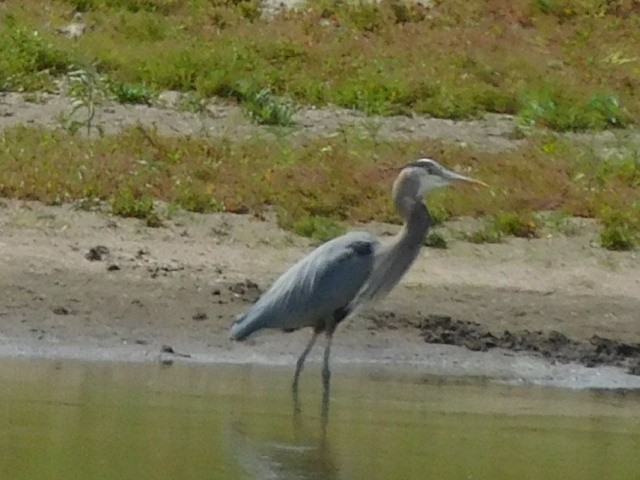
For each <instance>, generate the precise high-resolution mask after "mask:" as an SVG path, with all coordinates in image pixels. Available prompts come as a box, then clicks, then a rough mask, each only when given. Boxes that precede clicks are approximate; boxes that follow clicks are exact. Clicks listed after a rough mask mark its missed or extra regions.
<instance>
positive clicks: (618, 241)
mask: <svg viewBox="0 0 640 480" xmlns="http://www.w3.org/2000/svg"><path fill="white" fill-rule="evenodd" d="M417 152H433V156H434V157H436V158H438V160H440V161H441V162H442V163H443V164H445V165H449V166H454V165H455V166H457V167H459V168H462V169H463V170H464V171H465V172H466V173H468V174H470V175H472V176H474V177H477V178H480V179H482V180H484V181H486V182H487V183H489V184H490V185H491V188H489V189H484V188H473V187H467V188H464V187H459V188H451V189H446V190H441V191H438V192H436V193H434V194H432V195H430V196H429V198H428V204H429V208H430V209H431V211H433V212H434V216H435V217H437V218H439V219H441V220H442V219H446V218H449V217H452V216H453V217H456V216H464V215H469V216H474V217H484V218H485V219H486V220H485V226H484V227H483V229H481V230H480V231H478V232H475V233H473V234H470V235H469V239H470V240H471V241H482V242H486V241H500V240H501V239H502V238H503V237H504V236H507V235H515V236H521V237H526V238H533V237H536V236H538V235H539V232H540V228H542V226H544V225H545V221H544V219H543V218H542V217H541V215H540V214H538V213H537V212H556V213H555V215H556V216H557V218H559V219H561V218H563V217H565V216H582V217H590V218H597V219H598V220H600V222H601V223H602V225H603V227H604V230H603V236H602V238H601V243H602V245H603V246H604V247H606V248H612V249H623V248H632V247H633V246H635V245H637V244H638V242H640V221H639V220H638V219H640V200H638V193H637V192H638V189H639V188H640V164H639V162H638V155H637V154H634V153H629V154H628V155H627V156H624V157H621V158H616V159H615V161H602V160H599V159H597V158H596V157H595V156H594V154H593V152H592V151H591V150H590V149H589V148H587V147H584V146H580V144H574V143H571V142H570V141H569V140H558V139H553V138H547V137H540V138H534V137H530V138H528V139H527V140H526V141H525V142H523V144H522V146H520V147H519V148H517V149H515V150H513V151H508V152H504V153H501V154H499V155H496V154H489V153H485V152H481V151H476V150H473V149H472V148H462V147H454V146H449V145H445V144H441V143H438V142H434V141H427V140H425V141H420V142H417V141H416V142H391V143H388V142H380V141H374V140H371V139H367V138H362V137H361V136H359V135H356V134H353V135H350V134H349V133H343V134H342V135H338V136H335V137H332V138H329V139H316V140H305V141H304V143H295V144H294V143H289V142H288V141H287V140H286V139H283V138H279V139H273V140H269V139H266V138H260V137H256V138H253V139H250V140H246V141H244V140H243V141H233V140H231V139H225V138H222V139H220V138H176V137H163V136H160V135H158V134H157V133H156V132H155V131H154V130H146V129H143V128H141V127H135V128H130V129H128V130H126V131H125V132H123V133H121V134H119V135H115V136H109V135H104V136H96V137H91V138H87V137H80V136H75V135H73V134H72V133H71V132H68V131H65V130H57V131H50V130H46V129H40V128H27V127H20V128H13V129H9V130H6V131H4V132H3V133H1V134H0V196H3V197H12V198H21V199H30V200H40V201H43V202H46V203H61V202H80V204H82V203H84V204H86V205H94V204H95V203H96V202H107V203H108V204H110V205H111V208H112V211H113V213H114V214H118V215H123V216H132V217H138V218H143V219H149V218H150V219H151V220H150V222H151V223H154V222H155V219H154V216H157V212H156V210H155V208H154V202H155V201H156V200H161V201H164V202H167V203H169V204H173V205H177V206H179V207H182V208H185V209H187V210H191V211H196V212H212V211H222V210H224V211H229V212H237V213H256V214H260V213H261V212H263V211H264V209H266V208H275V209H276V211H277V212H278V219H279V222H280V224H281V225H282V226H283V227H285V228H287V229H289V230H293V231H295V232H297V233H299V234H302V235H307V236H311V237H314V238H316V239H318V240H326V239H328V238H331V237H332V236H335V235H337V234H339V233H341V232H342V231H344V225H345V223H346V222H358V221H361V222H367V221H372V220H377V221H386V222H399V218H398V216H397V214H396V213H395V212H394V210H393V207H392V204H391V202H390V199H389V191H390V187H391V183H392V181H393V177H394V170H393V169H390V168H389V167H396V166H398V165H400V164H402V163H404V162H405V161H407V160H409V159H412V158H415V157H416V156H417V155H418V153H417ZM557 221H558V222H561V220H557ZM156 223H157V222H156Z"/></svg>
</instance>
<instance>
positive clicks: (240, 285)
mask: <svg viewBox="0 0 640 480" xmlns="http://www.w3.org/2000/svg"><path fill="white" fill-rule="evenodd" d="M228 289H229V291H230V292H231V293H232V294H233V295H234V296H236V297H240V298H242V300H243V301H244V302H245V303H254V302H256V301H257V300H258V298H260V295H261V294H262V291H261V290H260V287H258V284H257V283H255V282H252V281H251V280H248V279H247V280H245V281H243V282H236V283H233V284H231V285H229V286H228Z"/></svg>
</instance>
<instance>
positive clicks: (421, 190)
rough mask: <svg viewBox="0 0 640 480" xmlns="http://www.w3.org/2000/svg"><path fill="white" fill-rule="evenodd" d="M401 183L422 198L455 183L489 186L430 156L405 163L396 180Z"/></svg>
mask: <svg viewBox="0 0 640 480" xmlns="http://www.w3.org/2000/svg"><path fill="white" fill-rule="evenodd" d="M399 183H403V184H406V185H407V187H408V189H409V191H410V192H411V194H412V195H411V196H414V198H422V197H423V196H424V195H425V194H426V193H428V192H430V191H431V190H435V189H436V188H442V187H447V186H449V185H451V184H453V183H475V184H476V185H482V186H485V187H487V186H488V185H487V184H486V183H484V182H481V181H480V180H476V179H475V178H471V177H466V176H464V175H461V174H459V173H456V172H454V171H453V170H449V169H447V168H445V167H443V166H442V165H440V164H439V163H438V162H436V161H435V160H432V159H430V158H420V159H418V160H416V161H415V162H411V163H409V164H407V165H405V166H404V167H403V168H402V170H401V171H400V175H398V179H397V180H396V184H399ZM407 193H409V192H407Z"/></svg>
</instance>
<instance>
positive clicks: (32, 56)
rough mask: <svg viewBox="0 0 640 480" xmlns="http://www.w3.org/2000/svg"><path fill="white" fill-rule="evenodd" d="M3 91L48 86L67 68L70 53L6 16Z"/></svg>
mask: <svg viewBox="0 0 640 480" xmlns="http://www.w3.org/2000/svg"><path fill="white" fill-rule="evenodd" d="M0 51H2V55H0V90H18V91H34V90H41V89H48V88H50V87H51V86H52V83H53V79H54V78H55V77H56V76H57V75H61V74H63V73H65V72H66V71H67V69H68V68H69V66H70V63H71V62H70V56H69V55H68V53H67V52H65V51H62V50H61V49H58V48H56V47H54V45H53V44H52V43H51V42H49V41H47V40H46V39H45V38H44V37H43V36H42V34H41V33H40V32H38V31H37V30H30V29H28V28H26V27H24V26H22V25H19V24H18V23H17V22H16V21H15V20H14V19H13V17H12V16H10V15H9V16H6V17H5V19H4V25H3V27H2V29H0Z"/></svg>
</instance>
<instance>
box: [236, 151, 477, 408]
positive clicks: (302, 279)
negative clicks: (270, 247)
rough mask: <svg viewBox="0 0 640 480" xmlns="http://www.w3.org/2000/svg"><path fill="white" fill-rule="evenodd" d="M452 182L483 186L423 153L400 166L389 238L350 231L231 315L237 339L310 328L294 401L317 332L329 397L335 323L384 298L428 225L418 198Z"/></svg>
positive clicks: (298, 365) (415, 252) (414, 254)
mask: <svg viewBox="0 0 640 480" xmlns="http://www.w3.org/2000/svg"><path fill="white" fill-rule="evenodd" d="M456 182H462V183H472V184H477V185H483V186H485V187H486V186H488V185H487V184H486V183H484V182H482V181H480V180H476V179H474V178H471V177H467V176H464V175H461V174H459V173H456V172H454V171H452V170H449V169H447V168H445V167H443V166H442V165H440V164H439V163H438V162H436V161H435V160H433V159H430V158H420V159H418V160H416V161H413V162H411V163H408V164H406V165H405V166H404V167H402V168H401V169H400V173H399V174H398V176H397V178H396V180H395V181H394V184H393V189H392V195H393V201H394V203H395V208H396V210H397V211H398V213H399V214H400V215H401V216H402V217H403V219H404V226H403V228H402V230H401V231H400V232H399V233H398V234H397V235H396V237H395V238H394V239H393V240H392V241H391V242H390V243H387V244H385V243H383V242H381V241H380V240H379V239H378V238H377V237H376V236H375V235H373V234H371V233H368V232H364V231H353V232H350V233H347V234H345V235H342V236H339V237H336V238H334V239H333V240H330V241H328V242H326V243H324V244H322V245H320V246H319V247H317V248H316V249H315V250H314V251H312V252H311V253H310V254H309V255H307V256H306V257H304V258H302V259H301V260H300V261H298V262H297V263H296V264H295V265H293V266H292V267H291V268H289V269H288V270H287V271H286V272H285V273H284V274H282V276H280V277H279V278H278V279H277V280H276V281H275V282H274V283H273V284H272V285H271V287H270V288H269V289H268V290H267V291H266V292H265V293H264V294H263V295H262V296H261V297H260V298H259V299H258V300H257V301H256V302H255V303H254V304H253V305H252V306H251V307H249V309H248V310H247V311H245V312H244V313H241V314H240V315H238V316H237V317H236V318H235V320H234V321H233V323H232V325H231V328H230V333H229V337H230V339H232V340H237V341H240V340H244V339H245V338H247V337H248V336H249V335H251V334H252V333H254V332H256V331H258V330H261V329H264V328H272V329H273V328H275V329H281V330H283V331H285V332H290V331H294V330H298V329H300V328H304V327H311V328H312V329H313V335H312V336H311V339H310V340H309V343H308V344H307V346H306V347H305V349H304V350H303V351H302V354H301V355H300V357H299V358H298V360H297V362H296V369H295V373H294V376H293V383H292V390H293V393H294V399H295V398H297V391H298V382H299V377H300V374H301V373H302V370H303V368H304V362H305V359H306V358H307V355H308V354H309V352H310V351H311V349H312V348H313V346H314V344H315V342H316V340H317V338H318V336H319V335H320V334H321V333H323V332H324V334H325V335H326V346H325V350H324V357H323V365H322V382H323V387H324V393H325V395H328V391H329V385H330V379H331V370H330V367H329V356H330V352H331V342H332V339H333V334H334V332H335V330H336V327H337V326H338V324H340V323H341V322H343V321H344V320H345V319H347V318H348V317H350V316H353V315H355V314H356V313H357V312H358V311H359V310H360V309H361V308H362V307H363V306H365V305H368V304H370V303H372V302H374V301H376V300H379V299H381V298H382V297H384V296H385V295H386V294H387V293H389V292H390V291H391V290H392V289H393V287H394V286H395V285H396V284H397V283H398V282H399V281H400V279H401V278H402V277H403V276H404V274H405V273H406V272H407V270H408V269H409V267H410V266H411V264H412V263H413V262H414V261H415V259H416V258H417V257H418V254H419V252H420V248H421V246H422V245H423V244H424V240H425V237H426V235H427V233H428V231H429V228H430V227H431V226H432V225H433V219H432V217H431V215H430V214H429V210H428V209H427V207H426V205H425V203H424V201H423V197H424V196H425V195H426V194H427V193H428V192H430V191H432V190H434V189H437V188H441V187H446V186H448V185H451V184H453V183H456Z"/></svg>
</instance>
